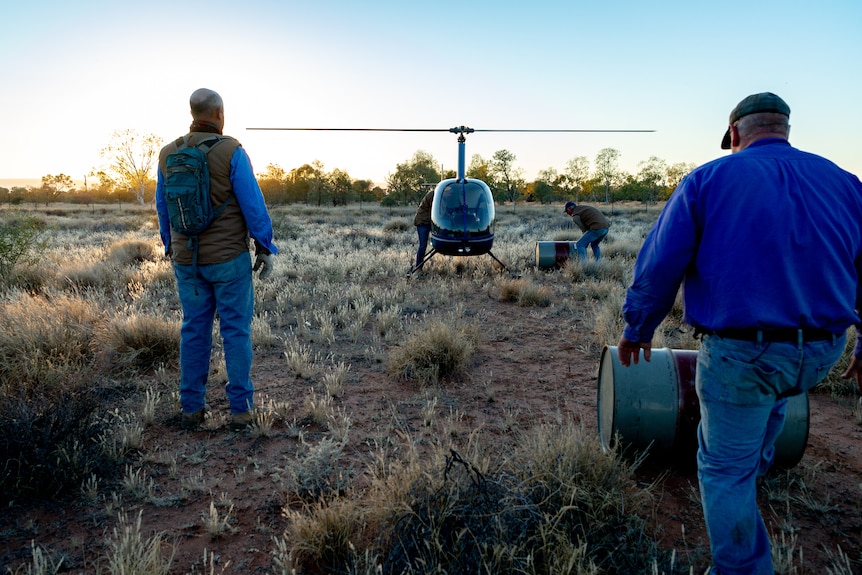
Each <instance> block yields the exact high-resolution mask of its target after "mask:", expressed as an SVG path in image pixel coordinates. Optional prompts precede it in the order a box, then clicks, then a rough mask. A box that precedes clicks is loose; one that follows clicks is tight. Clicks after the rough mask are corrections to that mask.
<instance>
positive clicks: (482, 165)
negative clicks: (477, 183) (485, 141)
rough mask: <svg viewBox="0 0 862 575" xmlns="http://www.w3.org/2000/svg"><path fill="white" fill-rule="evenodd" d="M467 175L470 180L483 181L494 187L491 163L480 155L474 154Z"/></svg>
mask: <svg viewBox="0 0 862 575" xmlns="http://www.w3.org/2000/svg"><path fill="white" fill-rule="evenodd" d="M465 175H466V176H467V177H468V178H476V179H477V180H482V181H483V182H485V183H486V184H488V185H489V186H490V185H492V181H491V180H492V176H491V163H490V162H489V161H488V160H486V159H485V158H483V157H482V156H481V155H480V154H473V156H472V157H471V158H470V165H469V166H468V167H467V173H466V174H465Z"/></svg>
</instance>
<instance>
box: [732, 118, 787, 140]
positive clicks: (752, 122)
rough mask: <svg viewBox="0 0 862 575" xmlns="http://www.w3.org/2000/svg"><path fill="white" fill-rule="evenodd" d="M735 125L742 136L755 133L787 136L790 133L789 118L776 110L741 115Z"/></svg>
mask: <svg viewBox="0 0 862 575" xmlns="http://www.w3.org/2000/svg"><path fill="white" fill-rule="evenodd" d="M736 127H737V129H738V130H739V136H740V137H742V138H750V137H752V136H755V135H757V134H780V135H782V136H784V137H785V138H787V137H788V136H789V135H790V118H788V117H787V116H785V115H784V114H778V113H776V112H761V113H758V114H749V115H747V116H743V117H742V118H740V120H739V121H738V122H737V123H736Z"/></svg>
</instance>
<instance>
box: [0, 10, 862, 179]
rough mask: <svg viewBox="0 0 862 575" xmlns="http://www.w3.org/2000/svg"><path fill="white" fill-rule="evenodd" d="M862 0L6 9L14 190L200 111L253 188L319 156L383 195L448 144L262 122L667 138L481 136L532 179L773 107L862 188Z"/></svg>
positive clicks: (681, 149)
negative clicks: (769, 101)
mask: <svg viewBox="0 0 862 575" xmlns="http://www.w3.org/2000/svg"><path fill="white" fill-rule="evenodd" d="M860 29H862V2H859V0H820V1H817V2H813V1H800V0H780V1H773V0H758V1H751V0H726V1H723V2H699V1H691V0H686V1H684V2H683V1H676V0H671V1H664V2H655V1H653V2H648V1H643V0H603V1H586V0H563V1H550V0H532V1H531V2H525V1H523V0H521V1H518V2H511V1H508V0H496V1H493V2H492V1H485V0H473V1H471V0H460V1H454V0H436V1H435V2H421V3H420V2H415V1H413V0H397V1H394V0H393V1H389V0H364V1H362V2H357V1H350V0H305V1H297V0H245V1H243V2H238V1H237V0H232V1H224V0H209V1H206V2H204V1H199V0H185V1H183V2H176V1H173V0H171V1H165V0H150V1H148V2H138V1H134V0H127V1H117V0H108V1H101V0H76V1H74V2H66V1H61V0H55V1H45V0H28V1H27V2H19V1H17V0H0V85H2V88H0V185H3V184H2V182H3V181H7V182H8V180H9V179H12V178H32V179H35V180H37V182H38V180H39V179H40V178H41V177H42V176H44V175H49V174H50V175H57V174H66V175H69V176H71V177H72V178H73V179H74V180H75V181H76V182H80V181H82V180H83V178H84V176H85V174H87V173H89V172H90V171H92V170H93V169H94V168H100V167H103V166H104V160H103V159H102V158H101V157H100V151H101V150H102V149H103V148H105V147H106V146H107V145H108V144H110V143H111V141H112V137H113V136H112V135H113V133H114V132H115V131H117V130H125V129H130V130H135V131H137V132H138V133H140V134H142V135H145V134H154V135H156V136H158V137H159V138H161V139H162V140H163V141H164V142H165V143H167V142H168V141H171V140H173V139H175V138H177V137H178V136H180V135H182V134H184V133H185V132H186V131H187V130H188V125H189V123H190V121H191V116H190V115H189V108H188V99H189V95H190V94H191V93H192V92H193V91H194V90H195V89H197V88H201V87H206V88H211V89H213V90H216V91H217V92H219V94H221V96H222V98H223V100H224V103H225V116H226V123H225V130H224V131H225V133H226V134H229V135H232V136H234V137H236V138H237V139H238V140H239V141H240V142H241V143H242V144H243V146H244V148H245V149H246V150H247V151H248V153H249V156H250V157H251V160H252V164H253V166H254V169H255V172H256V173H262V172H263V171H265V169H266V167H267V166H268V165H270V164H276V165H278V166H280V167H282V168H283V169H285V170H291V169H293V168H297V167H300V166H301V165H303V164H307V163H311V162H313V161H315V160H317V161H320V162H321V163H322V164H323V166H324V169H325V170H326V171H331V170H333V169H335V168H338V169H341V170H345V171H347V172H348V173H349V174H350V176H351V177H353V178H355V179H368V180H372V181H374V182H377V183H383V182H385V180H386V177H387V175H389V174H391V173H394V172H395V169H396V167H397V165H398V164H399V163H404V162H407V161H409V160H410V158H412V157H413V155H414V153H415V152H417V151H419V150H422V151H425V152H428V153H430V154H431V155H432V156H433V157H434V158H435V159H436V160H437V162H439V163H440V164H442V166H443V168H444V169H455V168H456V167H457V159H458V145H457V139H456V136H455V135H453V134H450V133H448V132H288V131H255V130H248V128H253V127H267V128H278V127H292V128H304V127H314V128H408V129H435V130H440V129H443V130H445V129H448V128H451V127H454V126H460V125H465V126H469V127H471V128H474V129H476V130H507V129H514V130H561V129H576V130H655V132H651V133H536V134H529V133H501V132H488V133H483V132H478V133H474V134H470V135H468V136H467V141H466V158H467V163H469V161H470V159H471V158H472V156H473V155H474V154H479V155H481V156H482V157H483V158H485V159H490V158H491V157H492V156H493V154H494V152H495V151H498V150H501V149H505V150H508V151H510V152H512V153H513V154H514V155H515V158H516V159H515V163H514V164H515V167H517V168H520V169H521V170H522V171H523V175H524V177H525V178H526V179H527V180H528V181H531V180H533V179H535V177H536V175H537V174H538V172H539V171H540V170H544V169H547V168H554V169H556V170H557V171H558V172H563V171H564V170H565V166H566V163H567V162H568V160H570V159H572V158H575V157H578V156H585V157H587V158H588V159H589V160H590V165H591V167H594V160H595V157H596V155H597V154H598V152H599V151H600V150H602V149H603V148H614V149H616V150H618V151H619V152H620V157H619V162H618V165H619V167H620V169H622V170H624V171H626V172H628V173H632V174H636V173H637V172H638V171H639V169H640V168H639V164H640V163H641V162H644V161H646V160H648V159H649V158H650V157H652V156H656V157H658V158H661V159H662V160H664V161H665V162H667V163H668V164H675V163H680V162H686V163H693V164H701V163H704V162H706V161H709V160H711V159H714V158H716V157H719V156H721V155H724V154H727V153H729V152H727V151H724V150H721V149H720V146H719V144H720V141H721V137H722V135H723V134H724V131H725V129H726V127H727V120H728V115H729V113H730V110H731V109H732V108H733V107H734V106H735V105H736V103H737V102H739V100H741V99H742V98H744V97H745V96H747V95H749V94H753V93H757V92H764V91H771V92H775V93H776V94H778V95H780V96H781V97H782V98H784V100H785V101H787V103H788V104H789V105H790V108H791V116H790V123H791V134H790V140H791V143H792V144H793V145H795V146H796V147H798V148H801V149H805V150H807V151H811V152H815V153H818V154H821V155H823V156H826V157H828V158H830V159H831V160H833V161H834V162H835V163H837V164H838V165H840V166H841V167H843V168H845V169H847V170H850V171H852V172H854V173H856V174H857V175H858V174H862V146H860V145H859V142H858V138H859V135H860V134H862V73H860V72H862V33H860Z"/></svg>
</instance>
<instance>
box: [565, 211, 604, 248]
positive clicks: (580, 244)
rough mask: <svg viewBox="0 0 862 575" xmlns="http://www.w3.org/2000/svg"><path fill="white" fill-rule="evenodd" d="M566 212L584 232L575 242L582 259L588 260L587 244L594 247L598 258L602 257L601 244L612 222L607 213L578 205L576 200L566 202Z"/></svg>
mask: <svg viewBox="0 0 862 575" xmlns="http://www.w3.org/2000/svg"><path fill="white" fill-rule="evenodd" d="M565 212H566V214H567V215H569V216H570V217H571V218H572V221H573V222H574V223H575V225H576V226H578V228H579V229H580V230H581V231H582V232H583V233H584V235H582V236H581V238H580V239H579V240H578V241H577V242H576V243H575V247H576V248H577V250H578V255H579V256H580V257H581V261H582V262H583V261H586V260H587V246H590V247H591V248H592V249H593V256H595V258H596V260H600V259H601V258H602V250H601V249H600V248H599V244H600V243H601V242H602V240H603V239H605V237H607V235H608V229H609V228H610V227H611V223H610V222H609V221H608V219H607V218H606V217H605V215H604V214H603V213H602V212H600V211H599V210H597V209H596V208H594V207H592V206H584V205H580V206H579V205H578V204H576V203H575V202H572V201H568V202H566V207H565Z"/></svg>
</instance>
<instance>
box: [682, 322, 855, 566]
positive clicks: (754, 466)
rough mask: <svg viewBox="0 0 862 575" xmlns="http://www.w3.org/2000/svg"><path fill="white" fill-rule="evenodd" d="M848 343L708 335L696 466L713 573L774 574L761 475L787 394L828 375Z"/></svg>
mask: <svg viewBox="0 0 862 575" xmlns="http://www.w3.org/2000/svg"><path fill="white" fill-rule="evenodd" d="M844 342H845V337H844V335H841V336H837V337H835V338H834V340H829V341H815V342H810V343H802V344H799V343H784V342H781V343H775V342H773V343H764V342H760V343H758V342H751V341H741V340H735V339H722V338H721V337H718V336H715V335H711V336H704V338H703V342H702V344H701V348H700V352H699V354H698V359H697V373H696V376H695V387H696V389H697V396H698V399H699V400H700V416H701V420H700V425H699V426H698V430H697V439H698V445H699V449H698V452H697V468H698V481H699V482H700V494H701V502H702V504H703V515H704V519H705V521H706V529H707V534H708V535H709V542H710V547H711V549H712V561H713V565H714V566H715V567H714V568H713V570H712V573H720V574H721V575H743V574H744V575H759V574H769V575H772V573H773V566H772V553H771V550H770V546H769V536H768V534H767V531H766V527H765V525H764V523H763V518H762V517H761V515H760V511H759V509H758V507H757V484H756V480H757V477H758V476H760V475H763V474H765V473H766V471H767V470H768V469H769V466H770V465H772V461H773V458H774V455H775V448H774V443H775V440H776V438H777V437H778V436H779V435H780V433H781V430H782V428H783V426H784V417H785V413H786V410H787V397H788V396H789V395H795V394H798V393H804V392H806V391H808V390H809V389H810V388H812V387H814V386H815V385H816V384H817V383H819V382H820V381H821V380H822V379H823V378H824V377H826V374H827V373H829V370H830V369H831V368H832V366H833V365H834V364H835V362H836V361H838V359H839V358H840V357H841V354H842V353H843V351H844Z"/></svg>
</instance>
